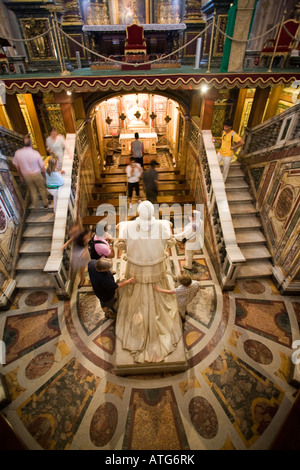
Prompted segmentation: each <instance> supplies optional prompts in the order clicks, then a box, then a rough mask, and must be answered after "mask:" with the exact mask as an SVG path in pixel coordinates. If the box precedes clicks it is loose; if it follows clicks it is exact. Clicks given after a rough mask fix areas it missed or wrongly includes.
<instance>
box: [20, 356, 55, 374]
mask: <svg viewBox="0 0 300 470" xmlns="http://www.w3.org/2000/svg"><path fill="white" fill-rule="evenodd" d="M53 364H54V354H53V353H50V352H44V353H41V354H38V355H37V356H36V357H34V358H33V359H32V360H31V361H30V362H29V364H28V366H27V367H26V370H25V375H26V377H27V378H28V379H30V380H34V379H37V378H39V377H42V376H43V375H44V374H46V372H48V370H50V369H51V367H52V366H53Z"/></svg>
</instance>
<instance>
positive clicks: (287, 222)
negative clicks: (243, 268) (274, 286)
mask: <svg viewBox="0 0 300 470" xmlns="http://www.w3.org/2000/svg"><path fill="white" fill-rule="evenodd" d="M279 156H280V155H278V159H277V160H273V161H271V162H269V161H266V162H261V161H260V162H257V163H255V164H252V165H249V166H248V168H247V175H248V178H249V181H250V185H251V188H252V192H253V193H254V195H255V197H256V206H257V208H258V210H259V211H260V215H261V218H262V222H263V226H264V231H265V235H266V237H267V240H268V245H269V249H270V251H271V253H272V256H273V261H274V262H275V264H276V266H277V267H279V268H280V269H281V270H282V271H283V273H284V275H287V274H290V275H291V276H292V277H293V276H296V273H297V272H298V271H299V267H300V258H299V251H300V250H299V248H300V246H299V244H300V239H299V230H300V223H299V216H300V204H299V202H300V170H299V168H298V163H299V161H300V156H297V157H293V158H283V159H280V158H279Z"/></svg>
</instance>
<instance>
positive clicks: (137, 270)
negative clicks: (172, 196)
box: [116, 201, 182, 363]
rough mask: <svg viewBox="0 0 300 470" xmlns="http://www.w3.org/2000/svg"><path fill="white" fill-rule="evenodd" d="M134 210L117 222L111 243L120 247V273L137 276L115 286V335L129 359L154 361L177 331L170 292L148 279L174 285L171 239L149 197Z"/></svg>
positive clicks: (170, 349) (173, 346) (172, 346)
mask: <svg viewBox="0 0 300 470" xmlns="http://www.w3.org/2000/svg"><path fill="white" fill-rule="evenodd" d="M138 214H139V215H138V217H137V218H136V219H135V220H132V221H128V222H121V223H120V224H119V227H118V228H119V237H118V242H117V246H119V248H121V249H122V248H123V249H124V250H125V251H126V254H125V255H123V257H124V259H125V260H126V267H125V273H124V277H125V278H126V279H128V278H131V277H134V278H135V279H136V281H137V282H136V284H131V285H128V286H125V287H124V288H123V289H121V290H120V292H119V294H120V295H119V307H118V314H117V320H116V335H117V337H118V339H119V340H120V341H121V343H122V347H123V349H127V350H129V351H130V352H131V354H132V356H133V358H134V361H135V362H138V363H142V362H152V363H154V362H161V361H163V360H164V358H165V357H166V356H168V355H169V354H170V353H172V352H173V351H174V350H175V349H176V346H177V344H178V342H179V340H180V338H181V337H182V323H181V319H180V315H179V313H178V308H177V302H176V298H175V295H174V296H173V295H164V294H162V293H160V292H157V291H155V290H154V289H153V284H158V285H159V287H161V288H163V289H173V288H174V284H173V279H172V276H171V275H170V262H169V259H168V254H167V248H168V247H169V246H172V244H174V243H175V240H174V239H173V238H172V233H171V224H170V222H169V221H167V220H158V219H156V218H155V217H154V207H153V204H152V203H151V202H149V201H143V202H142V203H141V204H140V205H139V206H138Z"/></svg>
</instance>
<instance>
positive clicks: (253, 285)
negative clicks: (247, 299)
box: [242, 280, 266, 295]
mask: <svg viewBox="0 0 300 470" xmlns="http://www.w3.org/2000/svg"><path fill="white" fill-rule="evenodd" d="M242 285H243V288H244V289H245V291H246V292H248V293H249V294H257V295H259V294H263V293H264V292H265V290H266V288H265V286H264V285H263V284H262V283H261V282H259V281H253V280H249V281H244V282H243V284H242Z"/></svg>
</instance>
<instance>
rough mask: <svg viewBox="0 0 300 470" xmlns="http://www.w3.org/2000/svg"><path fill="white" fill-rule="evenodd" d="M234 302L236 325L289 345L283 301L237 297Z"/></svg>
mask: <svg viewBox="0 0 300 470" xmlns="http://www.w3.org/2000/svg"><path fill="white" fill-rule="evenodd" d="M235 302H236V319H235V324H236V325H238V326H240V327H242V328H245V329H247V330H250V331H253V332H255V333H257V334H259V335H261V336H265V337H266V338H268V339H271V340H272V341H276V342H277V343H280V344H283V345H284V346H291V343H292V333H291V325H290V320H289V316H288V313H287V310H286V307H285V304H284V302H279V301H275V300H252V299H251V300H250V299H238V298H236V299H235Z"/></svg>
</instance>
